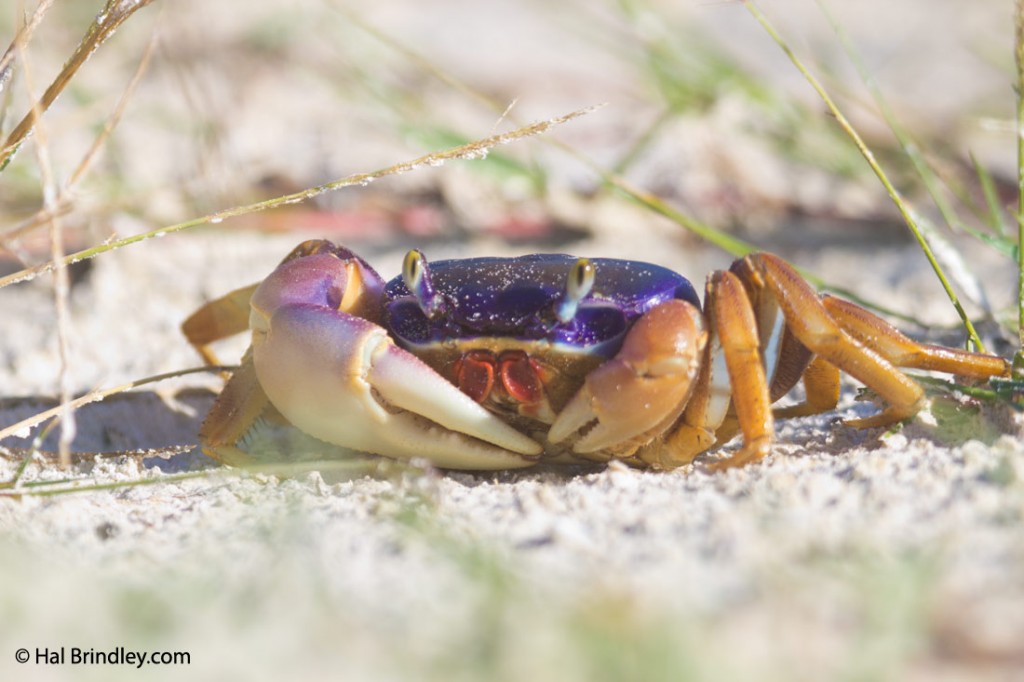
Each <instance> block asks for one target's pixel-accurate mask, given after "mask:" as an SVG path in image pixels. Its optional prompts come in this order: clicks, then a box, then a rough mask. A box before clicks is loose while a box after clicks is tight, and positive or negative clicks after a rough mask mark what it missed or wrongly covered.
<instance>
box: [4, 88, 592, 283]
mask: <svg viewBox="0 0 1024 682" xmlns="http://www.w3.org/2000/svg"><path fill="white" fill-rule="evenodd" d="M596 108H597V107H587V108H585V109H580V110H578V111H574V112H572V113H569V114H566V115H564V116H559V117H557V118H552V119H547V120H544V121H538V122H536V123H531V124H529V125H526V126H523V127H521V128H517V129H516V130H512V131H510V132H507V133H500V134H497V135H492V136H490V137H487V138H484V139H481V140H476V141H475V142H470V143H468V144H463V145H458V146H456V147H450V148H448V149H445V150H442V151H439V152H433V153H431V154H427V155H425V156H420V157H418V158H416V159H413V160H411V161H405V162H402V163H398V164H395V165H393V166H388V167H387V168H383V169H381V170H376V171H372V172H369V173H356V174H355V175H349V176H347V177H344V178H341V179H339V180H334V181H333V182H328V183H326V184H323V185H317V186H316V187H310V188H308V189H305V190H302V191H301V192H295V193H294V194H286V195H284V196H280V197H276V198H274V199H267V200H265V201H258V202H256V203H253V204H246V205H244V206H235V207H233V208H228V209H224V210H222V211H216V212H214V213H210V214H207V215H205V216H202V217H200V218H194V219H192V220H187V221H185V222H181V223H177V224H175V225H169V226H167V227H162V228H159V229H156V230H151V231H150V232H146V233H144V234H139V235H134V236H131V237H125V238H123V239H118V240H114V241H111V242H109V243H105V244H102V245H100V246H94V247H91V248H88V249H83V250H82V251H78V252H76V253H72V254H70V255H68V256H65V257H63V258H62V259H60V260H51V261H48V262H46V263H40V264H39V265H37V266H35V267H31V268H26V269H25V270H20V271H18V272H15V273H12V274H10V275H8V276H6V277H0V289H2V288H3V287H5V286H8V285H10V284H15V283H17V282H24V281H27V280H30V279H34V278H35V277H38V276H39V275H41V274H43V273H46V272H50V271H52V270H54V269H55V268H57V267H59V266H63V265H71V264H73V263H77V262H79V261H83V260H88V259H90V258H95V257H96V256H98V255H100V254H101V253H106V252H107V251H113V250H115V249H119V248H122V247H125V246H128V245H130V244H135V243H137V242H141V241H145V240H147V239H152V238H154V237H163V236H165V235H168V234H172V233H174V232H181V231H183V230H188V229H193V228H196V227H200V226H202V225H209V224H217V223H221V222H223V221H224V220H227V219H228V218H235V217H238V216H242V215H248V214H250V213H256V212H258V211H265V210H267V209H270V208H277V207H279V206H285V205H288V204H297V203H300V202H302V201H305V200H307V199H311V198H313V197H316V196H319V195H321V194H324V193H325V192H331V191H334V190H338V189H342V188H344V187H352V186H365V185H368V184H370V183H371V182H373V181H375V180H379V179H380V178H384V177H387V176H389V175H400V174H402V173H407V172H409V171H412V170H416V169H418V168H424V167H427V166H441V165H443V164H444V163H445V162H447V161H452V160H457V159H463V160H471V159H481V158H484V157H486V156H487V153H488V152H489V151H490V150H491V149H493V148H494V147H497V146H499V145H504V144H509V143H510V142H514V141H516V140H520V139H523V138H526V137H532V136H534V135H540V134H541V133H544V132H547V131H548V130H550V129H551V128H553V127H555V126H558V125H561V124H563V123H567V122H569V121H571V120H573V119H575V118H578V117H580V116H583V115H585V114H588V113H590V112H591V111H594V109H596Z"/></svg>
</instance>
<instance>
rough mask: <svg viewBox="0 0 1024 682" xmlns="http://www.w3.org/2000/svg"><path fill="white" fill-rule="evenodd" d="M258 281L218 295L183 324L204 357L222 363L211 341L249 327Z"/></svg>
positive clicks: (194, 345)
mask: <svg viewBox="0 0 1024 682" xmlns="http://www.w3.org/2000/svg"><path fill="white" fill-rule="evenodd" d="M258 286H259V284H252V285H250V286H247V287H242V288H241V289H235V290H234V291H232V292H231V293H228V294H225V295H224V296H221V297H220V298H216V299H214V300H212V301H210V302H209V303H207V304H206V305H204V306H203V307H202V308H200V309H199V310H197V311H195V312H194V313H192V314H191V315H190V316H189V317H188V319H187V320H185V321H184V322H183V323H182V324H181V331H182V333H184V334H185V338H186V339H188V342H189V343H190V344H192V347H193V348H195V349H196V351H197V352H198V353H199V355H201V356H202V358H203V360H205V361H206V363H207V364H209V365H216V364H219V363H218V360H217V356H216V355H214V353H213V351H212V350H210V344H211V343H213V342H214V341H219V340H220V339H225V338H227V337H229V336H234V335H235V334H241V333H242V332H244V331H245V330H247V329H248V328H249V299H251V298H252V293H253V292H254V291H256V287H258Z"/></svg>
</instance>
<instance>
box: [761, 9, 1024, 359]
mask: <svg viewBox="0 0 1024 682" xmlns="http://www.w3.org/2000/svg"><path fill="white" fill-rule="evenodd" d="M743 4H744V5H745V6H746V8H747V9H748V10H749V11H750V13H751V14H752V15H753V16H754V18H755V19H756V20H757V22H758V23H759V24H761V27H762V28H764V30H765V32H766V33H768V35H769V36H770V37H771V38H772V40H774V41H775V43H776V44H777V45H778V46H779V47H780V48H781V49H782V51H783V52H784V53H785V54H786V56H787V57H788V58H789V60H790V61H791V62H792V63H793V65H794V66H795V67H796V68H797V70H798V71H799V72H800V73H801V74H802V75H803V77H804V78H805V79H806V80H807V82H808V83H809V84H810V85H811V87H812V88H814V91H815V92H817V93H818V96H819V97H821V99H822V101H823V102H824V103H825V106H826V107H827V108H828V110H829V111H830V112H831V113H832V115H833V116H834V117H835V119H836V122H837V123H838V124H839V126H840V127H841V128H842V129H843V132H845V133H846V135H847V136H848V137H849V138H850V139H851V140H852V141H853V143H854V145H855V146H856V147H857V149H858V150H859V151H860V153H861V155H862V156H863V157H864V160H865V161H867V163H868V165H869V166H870V167H871V170H872V171H874V173H875V176H876V177H877V178H878V180H879V181H880V182H881V183H882V185H883V186H884V187H885V190H886V192H887V193H888V194H889V197H890V198H891V199H892V201H893V203H894V204H895V205H896V208H897V210H898V211H899V212H900V215H901V216H902V217H903V220H904V222H905V223H906V224H907V227H908V228H910V231H911V232H912V233H913V235H914V238H915V239H916V240H917V243H918V245H919V246H920V247H921V251H922V253H924V255H925V258H927V259H928V262H929V264H931V266H932V270H934V271H935V274H936V276H937V277H938V278H939V282H940V283H941V284H942V288H943V289H944V290H945V292H946V296H948V297H949V300H950V302H951V303H952V304H953V307H954V308H955V309H956V312H957V314H958V315H959V316H960V320H961V321H962V322H963V325H964V328H965V329H966V330H967V335H968V336H969V337H970V340H971V343H972V344H973V345H974V348H975V349H976V350H978V351H979V352H984V350H985V347H984V345H983V344H982V343H981V339H980V338H979V337H978V333H977V332H976V331H975V329H974V325H973V324H972V323H971V320H970V318H969V317H968V316H967V312H966V311H965V310H964V308H963V306H962V305H961V304H960V299H959V298H958V297H957V295H956V292H955V291H953V287H952V286H951V285H950V283H949V280H948V279H947V278H946V275H945V274H944V273H943V271H942V267H941V266H940V265H939V262H938V261H937V260H936V258H935V254H934V253H933V252H932V248H931V246H930V245H929V244H928V240H927V239H925V236H924V234H923V233H922V232H921V230H920V228H919V227H918V224H917V218H916V217H915V215H914V211H913V209H912V208H911V207H910V205H909V204H908V203H907V202H906V201H905V200H904V199H903V197H902V195H900V193H899V191H898V190H897V189H896V187H895V186H893V184H892V182H891V181H890V180H889V176H887V175H886V174H885V171H884V170H882V167H881V166H880V165H879V163H878V160H877V159H875V155H874V152H872V151H871V149H870V147H868V146H867V144H866V143H865V142H864V140H863V138H861V136H860V134H859V133H858V132H857V130H856V129H855V128H854V127H853V125H852V124H851V123H850V121H849V120H848V119H847V118H846V116H845V115H844V114H843V112H842V111H841V110H840V109H839V107H838V106H837V105H836V103H835V102H834V101H833V100H832V97H831V96H830V95H829V94H828V92H827V91H826V90H825V88H824V87H823V86H822V85H821V83H820V82H819V81H818V79H817V78H816V77H815V76H814V74H812V73H811V72H810V70H809V69H808V68H807V67H806V66H805V65H804V63H803V62H802V61H801V60H800V58H799V57H797V56H796V54H795V53H794V52H793V50H792V49H791V48H790V47H789V44H788V43H787V42H786V41H785V40H784V39H783V38H782V36H781V35H780V34H779V33H778V31H776V30H775V27H774V26H773V25H772V24H771V22H769V21H768V18H767V17H766V16H765V15H764V14H763V13H762V12H761V10H760V9H758V7H757V5H756V4H755V3H754V2H753V0H743ZM1022 291H1024V289H1022Z"/></svg>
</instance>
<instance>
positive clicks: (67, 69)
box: [0, 0, 153, 170]
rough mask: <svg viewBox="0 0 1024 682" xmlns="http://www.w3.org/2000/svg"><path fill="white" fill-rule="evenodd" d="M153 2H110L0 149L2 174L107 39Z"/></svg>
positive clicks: (114, 0)
mask: <svg viewBox="0 0 1024 682" xmlns="http://www.w3.org/2000/svg"><path fill="white" fill-rule="evenodd" d="M151 2H153V0H108V1H107V4H106V6H105V7H104V8H103V11H102V12H100V13H99V14H98V15H96V18H95V19H94V20H93V22H92V24H90V25H89V30H88V31H87V32H86V34H85V37H83V38H82V41H81V42H80V43H79V44H78V47H77V48H76V49H75V52H74V53H73V54H72V55H71V58H70V59H68V61H67V62H66V63H65V64H64V67H63V68H62V69H61V70H60V73H58V74H57V76H56V78H54V79H53V82H52V83H50V86H49V87H48V88H46V92H44V93H43V96H42V97H41V98H40V99H39V100H38V101H37V102H36V103H35V104H34V105H33V106H32V109H31V110H30V111H29V112H28V113H27V114H25V117H24V118H22V119H21V122H20V123H18V125H17V126H15V127H14V130H12V131H11V132H10V134H9V135H8V136H7V139H6V140H5V141H4V143H3V145H2V146H0V170H3V169H4V168H6V166H7V164H8V163H9V162H10V160H11V159H12V158H13V157H14V154H15V153H16V152H17V151H18V148H19V147H20V146H21V144H22V142H24V141H25V139H26V138H28V136H29V135H31V134H32V132H33V130H34V129H35V127H36V124H37V123H38V121H39V119H40V118H41V117H42V115H43V114H44V113H46V111H47V110H48V109H49V108H50V106H51V105H52V104H53V103H54V102H55V101H56V100H57V97H58V96H59V95H60V93H61V92H63V91H64V88H66V87H67V85H68V83H70V82H71V79H72V78H74V77H75V74H76V73H78V70H79V69H80V68H82V65H84V64H85V62H87V61H88V60H89V57H91V56H92V53H93V52H95V51H96V50H97V49H99V47H100V45H102V44H103V43H104V42H105V41H106V40H107V38H109V37H110V36H111V35H113V33H114V32H115V31H116V30H117V29H118V27H120V26H121V24H123V23H124V22H125V21H127V20H128V18H129V17H131V16H132V15H133V14H134V13H135V12H137V11H138V10H140V9H142V8H143V7H145V6H146V5H149V4H150V3H151Z"/></svg>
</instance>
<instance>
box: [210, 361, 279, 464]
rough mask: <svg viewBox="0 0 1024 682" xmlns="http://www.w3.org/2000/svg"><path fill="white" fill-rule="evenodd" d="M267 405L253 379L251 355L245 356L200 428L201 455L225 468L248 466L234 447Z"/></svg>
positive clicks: (254, 372) (263, 395)
mask: <svg viewBox="0 0 1024 682" xmlns="http://www.w3.org/2000/svg"><path fill="white" fill-rule="evenodd" d="M269 405H270V400H269V399H268V398H267V394H266V393H264V392H263V388H262V387H261V386H260V382H259V380H258V379H257V378H256V368H255V367H254V366H253V364H252V354H251V353H246V354H245V357H244V358H243V359H242V364H241V365H239V367H238V369H236V370H235V371H234V372H233V373H232V374H231V378H230V379H228V381H227V383H226V384H224V389H223V390H222V391H221V392H220V396H218V398H217V400H216V401H215V402H214V403H213V407H211V408H210V412H209V413H208V414H207V415H206V419H204V420H203V424H202V426H200V427H199V442H200V443H202V444H203V452H205V453H206V454H207V455H209V456H210V457H213V458H214V459H216V460H218V461H220V462H224V463H225V464H230V465H235V466H238V465H242V464H246V463H248V462H250V461H251V457H250V456H249V455H247V454H246V453H244V452H243V451H241V450H240V449H239V448H238V447H237V445H236V444H237V443H238V442H239V441H240V440H242V438H243V437H244V436H245V435H246V433H247V432H248V431H249V429H250V428H251V427H252V425H253V424H254V423H255V422H256V420H257V419H258V418H259V417H260V415H262V414H263V412H264V410H266V409H267V407H268V406H269Z"/></svg>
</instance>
